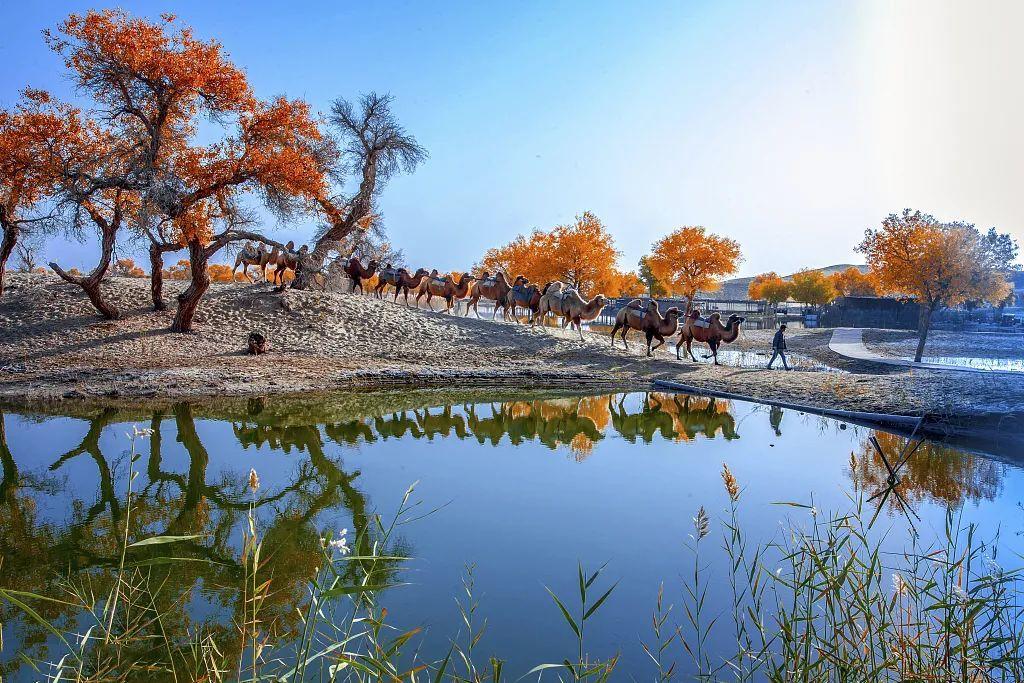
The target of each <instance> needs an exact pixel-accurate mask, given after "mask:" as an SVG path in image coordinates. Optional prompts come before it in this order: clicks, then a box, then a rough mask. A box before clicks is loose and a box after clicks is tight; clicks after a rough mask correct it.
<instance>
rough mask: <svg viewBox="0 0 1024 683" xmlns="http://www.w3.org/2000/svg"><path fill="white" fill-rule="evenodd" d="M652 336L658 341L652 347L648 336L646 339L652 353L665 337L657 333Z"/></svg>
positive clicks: (663, 341)
mask: <svg viewBox="0 0 1024 683" xmlns="http://www.w3.org/2000/svg"><path fill="white" fill-rule="evenodd" d="M654 337H655V338H656V339H657V340H658V343H657V344H655V345H654V346H653V347H652V346H651V340H650V339H649V338H648V340H647V345H648V347H650V351H651V353H654V352H655V351H657V350H658V347H659V346H661V345H662V344H664V343H665V338H664V337H661V336H659V335H654ZM647 355H648V356H649V355H651V354H650V353H649V354H647Z"/></svg>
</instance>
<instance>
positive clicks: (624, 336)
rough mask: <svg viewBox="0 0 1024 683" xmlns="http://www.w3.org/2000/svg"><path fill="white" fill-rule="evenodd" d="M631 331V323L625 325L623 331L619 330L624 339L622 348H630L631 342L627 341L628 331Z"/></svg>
mask: <svg viewBox="0 0 1024 683" xmlns="http://www.w3.org/2000/svg"><path fill="white" fill-rule="evenodd" d="M627 332H629V325H623V326H622V331H621V332H619V337H620V338H621V339H622V348H624V349H626V350H627V351H628V350H629V344H627V343H626V333H627Z"/></svg>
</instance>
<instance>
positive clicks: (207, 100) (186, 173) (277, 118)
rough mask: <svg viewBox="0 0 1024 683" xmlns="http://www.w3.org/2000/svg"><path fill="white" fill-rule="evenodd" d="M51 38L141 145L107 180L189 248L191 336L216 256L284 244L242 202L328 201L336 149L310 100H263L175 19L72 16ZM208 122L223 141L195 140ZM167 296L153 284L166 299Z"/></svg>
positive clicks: (184, 306)
mask: <svg viewBox="0 0 1024 683" xmlns="http://www.w3.org/2000/svg"><path fill="white" fill-rule="evenodd" d="M47 40H48V42H49V44H50V45H51V47H52V48H53V49H54V50H55V51H57V52H58V53H59V54H61V55H62V56H63V57H64V59H65V63H66V65H67V66H68V68H69V69H70V70H71V72H72V75H73V78H74V81H75V84H76V85H77V86H78V87H79V89H80V90H82V91H84V92H86V93H88V94H89V95H90V96H91V97H92V99H93V100H94V102H95V103H96V106H97V110H98V113H100V114H102V115H103V117H104V118H105V120H108V121H110V122H111V125H112V126H113V127H114V128H115V129H116V131H117V134H118V136H119V137H120V138H122V139H124V140H126V141H128V142H129V143H130V147H131V149H132V150H134V155H133V157H132V158H131V159H130V161H129V162H128V163H126V164H125V170H124V171H123V172H121V173H108V174H106V175H104V176H103V177H102V178H101V179H100V180H99V181H98V182H97V183H96V184H97V185H98V186H99V187H100V188H101V189H118V190H123V191H126V192H135V193H138V194H139V196H140V198H141V203H140V208H139V212H138V213H139V216H140V223H141V224H142V226H143V228H144V229H145V230H146V232H147V234H148V235H149V236H150V238H151V239H152V240H153V241H154V243H164V244H168V243H170V244H177V245H181V246H183V247H185V248H187V249H188V253H189V259H188V260H189V264H190V267H191V270H192V272H191V275H192V277H191V283H190V285H189V286H188V287H187V288H186V289H185V290H184V291H183V292H182V293H181V294H180V295H179V296H178V309H177V312H176V314H175V317H174V323H173V325H172V329H173V330H175V331H179V332H188V331H190V330H191V329H192V320H193V317H194V315H195V311H196V308H197V307H198V305H199V302H200V300H201V298H202V296H203V294H204V293H205V292H206V290H207V289H208V288H209V284H210V278H209V273H208V270H207V264H208V262H209V260H210V258H211V257H212V256H213V255H214V254H215V253H216V252H217V251H219V250H220V249H221V248H223V247H224V246H225V245H227V244H229V243H231V242H234V241H239V240H259V241H263V242H265V243H269V244H275V245H276V244H277V243H276V242H274V241H273V240H268V239H267V238H265V237H263V236H262V235H258V234H256V233H252V232H248V231H245V230H241V229H239V226H240V225H242V224H243V223H244V221H243V220H241V218H242V214H241V212H240V210H239V208H238V207H239V201H240V197H241V195H242V194H243V193H245V192H250V191H251V192H258V193H259V194H260V195H261V196H262V197H264V198H266V199H267V200H268V202H269V204H270V206H271V208H272V209H276V210H279V211H281V212H284V211H285V210H288V209H290V208H293V204H292V202H293V201H294V200H295V198H310V197H315V196H318V195H322V194H323V193H324V191H325V180H324V173H325V170H326V161H325V160H326V158H327V156H328V155H329V149H330V146H329V145H326V144H325V143H324V140H323V136H322V135H321V133H320V130H319V128H318V127H317V125H316V123H315V122H314V121H313V119H312V118H311V117H310V112H309V107H308V105H307V104H306V103H305V102H302V101H300V100H287V99H285V98H283V97H278V98H276V99H273V100H270V101H263V100H260V99H258V98H257V97H256V96H255V95H254V94H253V92H252V90H251V88H250V86H249V83H248V82H247V80H246V78H245V75H244V74H243V73H242V72H241V70H239V69H238V68H237V67H235V65H234V64H232V63H231V62H230V61H229V60H228V59H227V57H226V56H225V54H224V52H223V49H222V48H221V46H220V45H219V44H218V43H217V42H216V41H202V40H199V39H197V38H196V37H195V36H194V35H193V33H192V31H191V30H190V29H188V28H186V27H181V26H178V25H176V20H175V18H174V17H173V16H171V15H164V16H163V17H162V20H161V21H160V22H151V21H147V20H145V19H139V18H132V17H130V16H128V15H127V14H125V13H123V12H120V11H113V10H108V11H103V12H89V13H87V14H85V15H75V14H73V15H71V16H70V17H68V19H67V20H66V21H64V23H63V24H62V25H61V26H60V29H59V31H58V34H56V35H54V34H47ZM201 116H206V117H208V118H210V119H212V120H214V121H217V122H219V124H220V127H221V131H220V132H221V133H222V136H221V138H220V139H219V140H217V141H215V142H212V143H210V144H207V145H200V144H197V143H196V142H195V137H194V134H195V132H196V130H197V125H198V121H199V118H200V117H201ZM218 226H220V228H221V229H220V231H219V232H218V231H217V227H218ZM156 265H157V264H154V269H153V270H154V272H153V274H154V277H156V278H159V275H158V272H159V268H157V267H155V266H156ZM157 290H158V287H157V285H156V283H154V303H155V304H157V303H158V301H159V292H158V291H157Z"/></svg>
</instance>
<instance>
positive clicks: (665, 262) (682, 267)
mask: <svg viewBox="0 0 1024 683" xmlns="http://www.w3.org/2000/svg"><path fill="white" fill-rule="evenodd" d="M741 260H742V257H741V256H740V245H739V243H738V242H736V241H735V240H732V239H729V238H728V237H720V236H718V235H715V234H713V233H709V232H708V231H707V230H706V229H705V228H704V227H702V226H685V227H682V228H679V229H677V230H674V231H672V232H671V233H669V234H668V235H666V236H665V237H663V238H661V239H660V240H658V241H657V242H655V243H654V245H653V246H652V247H651V254H650V256H648V257H647V262H648V264H649V266H650V269H651V272H652V273H653V274H654V276H655V277H656V278H657V279H658V280H659V281H661V282H662V283H663V284H664V285H665V286H666V287H668V288H670V289H671V290H672V291H674V292H678V293H680V294H682V295H683V296H685V297H686V299H687V302H686V309H687V311H689V310H690V308H691V307H692V303H693V299H694V298H696V296H697V292H713V291H715V290H716V289H718V287H719V280H721V278H723V277H725V276H727V275H732V274H733V273H735V272H736V268H737V267H738V266H739V263H740V261H741Z"/></svg>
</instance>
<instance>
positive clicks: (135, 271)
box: [110, 258, 146, 277]
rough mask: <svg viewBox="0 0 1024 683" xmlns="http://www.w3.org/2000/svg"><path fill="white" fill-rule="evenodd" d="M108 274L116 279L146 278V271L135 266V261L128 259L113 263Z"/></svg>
mask: <svg viewBox="0 0 1024 683" xmlns="http://www.w3.org/2000/svg"><path fill="white" fill-rule="evenodd" d="M110 274H111V275H114V276H116V277H146V271H144V270H143V269H142V268H139V267H138V266H137V265H135V260H134V259H130V258H122V259H118V260H117V261H115V262H114V265H113V266H112V267H111V268H110Z"/></svg>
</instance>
